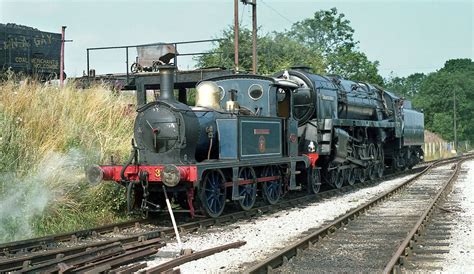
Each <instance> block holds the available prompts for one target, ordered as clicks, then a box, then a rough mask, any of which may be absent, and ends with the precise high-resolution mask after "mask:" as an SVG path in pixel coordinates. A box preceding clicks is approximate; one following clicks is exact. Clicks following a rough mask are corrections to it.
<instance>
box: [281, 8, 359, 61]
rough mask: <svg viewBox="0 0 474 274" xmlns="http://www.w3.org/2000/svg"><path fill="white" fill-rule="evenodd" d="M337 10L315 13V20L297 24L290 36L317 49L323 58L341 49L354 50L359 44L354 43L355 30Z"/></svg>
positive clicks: (305, 20)
mask: <svg viewBox="0 0 474 274" xmlns="http://www.w3.org/2000/svg"><path fill="white" fill-rule="evenodd" d="M344 16H345V15H344V14H343V13H339V14H338V12H337V9H336V8H332V9H330V10H321V11H317V12H315V13H314V16H313V18H308V19H304V20H303V21H300V22H296V23H295V24H293V26H292V27H291V30H290V31H289V33H288V34H289V35H290V36H291V37H293V38H294V39H295V40H296V41H299V42H302V43H304V44H305V45H306V46H308V47H310V48H312V49H317V50H319V51H321V52H322V54H323V56H328V55H330V54H333V53H335V52H337V51H339V50H340V49H341V48H344V49H346V50H349V51H350V50H352V49H354V47H355V46H356V45H357V44H358V42H356V41H354V37H353V34H354V29H353V28H352V27H351V26H350V21H349V20H347V19H345V18H344Z"/></svg>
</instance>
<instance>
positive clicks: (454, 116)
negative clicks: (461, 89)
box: [453, 89, 458, 153]
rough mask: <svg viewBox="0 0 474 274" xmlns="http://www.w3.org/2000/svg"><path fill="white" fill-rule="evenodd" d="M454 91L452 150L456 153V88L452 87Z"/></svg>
mask: <svg viewBox="0 0 474 274" xmlns="http://www.w3.org/2000/svg"><path fill="white" fill-rule="evenodd" d="M453 91H454V100H453V101H454V102H453V104H454V106H453V120H454V150H455V151H456V153H457V149H458V136H457V135H458V134H457V130H456V129H457V127H456V89H453Z"/></svg>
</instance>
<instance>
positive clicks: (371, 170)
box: [367, 164, 376, 180]
mask: <svg viewBox="0 0 474 274" xmlns="http://www.w3.org/2000/svg"><path fill="white" fill-rule="evenodd" d="M367 177H368V178H369V180H374V179H375V178H376V172H375V165H373V164H371V165H369V167H368V168H367Z"/></svg>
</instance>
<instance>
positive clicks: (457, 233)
mask: <svg viewBox="0 0 474 274" xmlns="http://www.w3.org/2000/svg"><path fill="white" fill-rule="evenodd" d="M463 168H466V169H468V171H467V175H466V176H462V177H460V179H459V180H458V181H457V182H456V183H455V184H454V188H453V191H452V194H451V195H450V197H449V198H450V199H455V200H457V201H460V203H459V205H460V211H459V212H458V213H457V218H456V219H457V225H456V226H455V227H454V229H452V230H451V235H452V238H451V243H450V251H449V253H448V254H446V260H445V262H444V265H443V269H444V271H445V272H447V273H474V222H473V220H474V161H468V162H465V163H464V164H463Z"/></svg>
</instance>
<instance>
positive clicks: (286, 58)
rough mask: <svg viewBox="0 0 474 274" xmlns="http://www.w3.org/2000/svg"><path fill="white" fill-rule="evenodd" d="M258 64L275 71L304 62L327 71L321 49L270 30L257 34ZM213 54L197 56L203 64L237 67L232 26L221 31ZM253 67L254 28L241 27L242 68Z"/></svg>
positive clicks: (261, 68)
mask: <svg viewBox="0 0 474 274" xmlns="http://www.w3.org/2000/svg"><path fill="white" fill-rule="evenodd" d="M257 44H258V52H257V60H258V62H257V64H258V72H259V73H260V74H272V73H275V72H277V71H280V70H283V69H288V68H290V67H292V66H294V65H299V64H305V65H307V66H309V67H311V68H312V69H313V71H315V72H319V73H322V72H323V71H324V62H323V58H322V56H321V54H320V53H319V51H315V50H311V49H309V48H307V47H305V46H304V45H301V44H299V43H297V42H296V41H294V40H292V39H291V38H289V37H288V36H287V35H283V34H280V33H271V34H266V35H264V36H258V37H257ZM209 52H210V53H214V54H207V55H202V56H199V57H198V58H196V60H197V62H198V65H199V66H200V67H215V66H218V67H226V68H232V67H234V56H235V55H234V30H233V27H229V28H227V29H226V30H224V31H223V32H222V40H220V41H219V42H218V43H217V46H216V48H214V49H212V50H210V51H209ZM251 68H252V32H251V31H250V30H249V29H246V28H240V29H239V70H241V71H250V70H251Z"/></svg>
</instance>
